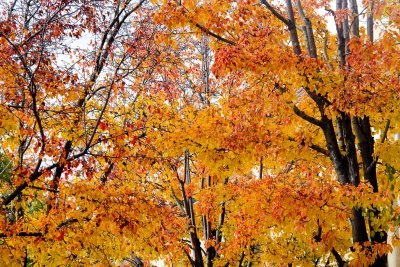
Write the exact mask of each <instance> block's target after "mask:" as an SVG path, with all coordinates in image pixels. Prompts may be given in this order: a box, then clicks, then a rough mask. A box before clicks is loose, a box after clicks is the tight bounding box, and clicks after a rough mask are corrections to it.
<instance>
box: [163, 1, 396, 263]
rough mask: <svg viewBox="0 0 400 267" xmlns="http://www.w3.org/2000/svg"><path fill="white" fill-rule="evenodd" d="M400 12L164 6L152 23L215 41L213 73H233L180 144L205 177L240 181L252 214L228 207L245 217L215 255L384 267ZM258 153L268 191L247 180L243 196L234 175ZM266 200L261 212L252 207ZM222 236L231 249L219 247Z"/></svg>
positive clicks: (320, 6)
mask: <svg viewBox="0 0 400 267" xmlns="http://www.w3.org/2000/svg"><path fill="white" fill-rule="evenodd" d="M398 8H399V6H398V4H397V3H395V2H390V1H387V2H376V1H369V2H368V1H364V2H363V3H361V5H360V3H357V1H346V0H345V1H342V0H338V1H336V7H335V8H333V7H331V4H330V3H329V2H326V1H304V2H302V1H294V2H292V1H290V0H288V1H285V4H279V5H278V4H274V3H270V2H268V1H261V2H257V1H239V2H235V3H229V2H227V1H204V2H201V3H200V2H196V1H166V2H164V3H163V8H162V10H161V11H160V12H159V19H160V20H161V21H164V23H166V24H167V25H168V26H169V27H171V28H179V29H184V28H186V29H188V30H189V29H190V30H192V31H197V32H202V33H204V34H207V35H209V36H210V38H213V40H214V43H213V45H212V47H213V49H214V51H215V62H214V64H213V70H214V74H215V75H216V76H218V77H219V78H220V79H227V78H229V75H237V76H238V77H240V80H241V82H239V83H238V82H236V84H235V86H234V88H233V89H232V88H229V89H228V88H226V89H225V90H226V91H225V92H224V95H223V96H222V97H221V98H220V99H219V106H217V107H215V106H214V107H209V108H208V109H207V110H206V111H204V113H202V114H201V115H198V116H197V118H196V119H195V121H197V123H196V122H192V123H191V125H204V126H198V127H199V128H200V129H199V130H198V131H196V130H189V129H187V130H184V131H190V136H191V137H192V139H191V140H190V141H188V143H186V144H185V145H183V146H184V147H187V148H189V151H193V152H194V155H196V157H197V158H198V160H199V161H203V160H206V163H205V164H206V166H207V167H208V168H210V169H214V170H215V171H214V172H211V170H210V169H209V170H208V173H209V174H210V173H212V175H211V176H212V177H213V176H215V177H219V178H220V179H221V178H223V177H224V176H225V177H228V176H231V178H229V179H230V180H234V181H235V182H234V183H233V184H236V183H240V184H241V186H240V187H239V188H237V189H236V190H237V193H236V195H238V199H237V201H239V203H241V204H240V205H241V207H247V209H245V208H243V209H237V210H236V211H231V212H232V213H234V214H237V216H240V217H241V220H239V221H236V223H234V224H231V223H230V222H229V221H228V222H227V224H231V227H232V228H233V229H235V230H233V229H229V228H227V229H225V232H224V233H225V234H226V235H224V237H225V241H226V242H225V244H223V245H222V247H220V254H219V255H220V258H225V257H227V256H228V255H229V254H230V253H231V252H232V251H235V253H236V256H235V255H234V254H233V255H232V254H230V255H232V257H233V259H235V257H236V260H235V261H236V262H239V265H241V264H242V263H243V262H244V260H245V259H244V258H245V257H248V260H247V261H248V262H249V263H251V262H254V260H255V261H256V262H258V263H261V262H271V263H272V262H276V263H283V262H286V263H288V264H289V265H296V264H305V262H310V261H311V262H314V263H319V264H321V263H327V262H330V261H336V263H337V264H338V265H340V266H342V265H343V264H345V262H347V261H349V262H350V263H352V264H356V265H357V264H358V265H360V264H364V265H372V266H384V265H385V264H386V254H387V253H388V252H389V251H390V246H389V245H387V242H386V239H387V231H388V230H389V228H390V227H391V226H394V225H396V222H395V221H396V218H397V213H396V210H395V209H394V208H393V206H392V205H393V203H394V202H396V200H397V189H396V188H397V186H396V183H397V182H396V179H395V178H394V177H395V173H396V169H397V168H398V167H397V164H396V163H395V162H394V161H393V155H394V154H392V153H395V154H397V152H394V151H397V145H396V143H397V140H396V139H395V137H394V136H395V135H396V133H397V132H398V121H397V119H396V117H397V115H396V108H395V107H396V106H397V103H398V99H399V95H398V94H399V91H398V90H399V77H398V58H399V49H398ZM326 17H329V18H331V19H332V20H333V21H334V25H335V29H334V30H331V29H329V28H328V25H329V23H328V22H327V21H326ZM362 20H365V23H363V21H362ZM378 26H379V27H378ZM374 32H375V33H374ZM193 132H195V133H193ZM180 134H182V132H181V133H180ZM178 138H179V137H176V139H178ZM204 150H206V151H204ZM213 150H216V151H214V152H220V153H214V152H213ZM202 154H203V155H204V154H205V156H204V157H206V159H204V158H202V157H203V156H201V155H202ZM215 154H217V155H218V156H217V158H215V157H213V158H212V156H213V155H214V156H215ZM387 156H389V158H392V159H391V160H388V157H387ZM210 158H212V160H210V161H208V160H209V159H210ZM255 162H260V175H259V178H265V177H263V174H262V173H263V171H262V170H263V169H266V168H268V172H267V174H268V175H269V176H271V177H273V179H272V178H270V179H272V180H269V181H268V182H269V183H271V184H270V185H269V186H268V187H267V188H265V189H264V190H265V192H268V193H266V194H267V195H268V194H269V196H265V197H264V194H263V193H262V192H260V191H256V188H254V187H252V186H259V187H261V184H260V183H267V182H266V181H263V182H258V181H257V182H255V181H254V182H253V184H251V182H248V181H247V183H250V185H248V186H250V189H249V190H250V191H249V192H247V193H244V192H245V189H244V188H246V186H245V185H243V184H242V183H245V184H246V182H244V181H243V180H242V179H239V177H240V176H242V177H243V175H244V174H245V173H246V171H247V172H249V169H251V168H254V167H255V165H254V164H255ZM219 164H221V165H219ZM246 164H249V165H251V166H249V165H247V166H246ZM285 165H286V166H287V167H286V168H285V167H284V166H285ZM224 170H229V171H226V172H224ZM243 171H244V172H243ZM248 175H249V174H248ZM237 176H239V177H237ZM250 176H252V175H251V174H250ZM280 177H282V178H280ZM283 177H284V178H283ZM280 179H283V180H280ZM229 184H230V183H228V185H229ZM288 186H289V187H288ZM228 187H229V186H228ZM217 188H218V187H216V188H215V190H217ZM305 188H306V189H307V190H305ZM218 190H219V191H218ZM218 190H217V192H219V194H218V193H217V194H218V195H219V198H221V194H222V195H224V194H225V193H223V192H224V191H221V190H223V189H218ZM271 190H272V191H271ZM310 190H313V191H314V192H311V191H310ZM325 190H327V191H325ZM203 192H204V190H199V192H198V194H199V196H201V195H202V194H203ZM256 192H257V193H256ZM231 193H232V192H231ZM292 194H293V195H292ZM226 195H229V194H228V193H226ZM251 195H255V198H256V199H255V200H254V202H253V201H252V200H251V199H252V198H251ZM366 195H368V196H366ZM214 196H215V195H214ZM241 197H243V199H242V200H239V199H240V198H241ZM349 197H350V198H349ZM208 198H211V195H208ZM223 198H224V197H223ZM228 199H230V201H232V195H230V198H229V197H228ZM234 199H235V198H234ZM202 200H203V201H206V200H205V199H202ZM331 201H334V202H335V204H333V203H330V202H331ZM200 202H201V201H200ZM233 202H234V201H233ZM246 202H248V203H251V204H250V206H247V205H246ZM264 202H267V203H269V204H266V207H265V209H262V212H260V213H257V214H256V215H254V214H252V213H251V210H252V207H254V206H257V207H260V208H261V207H262V206H263V205H264ZM219 203H226V201H224V200H223V199H222V200H221V199H220V202H219ZM293 203H296V205H294V204H293ZM199 205H200V206H202V204H201V203H199ZM233 205H238V204H237V203H236V204H233ZM207 206H208V209H210V208H211V206H212V203H208V205H207ZM224 209H226V206H225V204H224ZM235 209H236V208H235ZM293 209H295V210H293ZM277 210H279V213H281V214H277ZM253 212H254V211H253ZM201 213H202V214H204V211H201ZM239 214H240V215H239ZM267 214H269V215H270V216H269V217H267V218H264V216H265V215H267ZM282 214H284V215H283V217H282ZM233 216H234V215H233ZM214 217H215V216H214ZM271 217H272V218H271ZM284 217H286V218H284ZM252 218H254V221H252ZM344 218H347V219H350V225H346V224H347V222H346V220H345V221H343V219H344ZM214 222H216V220H215V218H214ZM240 224H241V225H243V227H244V228H242V227H241V225H240ZM226 227H228V226H226ZM348 227H350V229H348ZM249 228H250V229H251V230H249ZM217 229H218V228H217ZM296 229H305V230H306V231H305V233H297V232H296ZM312 229H314V230H312ZM349 230H350V231H349ZM293 231H295V232H293ZM344 232H351V236H346V235H344ZM192 233H193V232H192ZM194 233H195V232H194ZM228 233H229V234H228ZM243 235H245V236H243ZM217 239H218V238H217V237H216V238H215V239H214V240H217ZM230 240H232V244H231V245H232V246H235V247H237V246H239V247H240V248H237V249H232V247H229V248H230V249H228V250H227V251H225V250H224V246H227V245H228V244H230ZM344 240H347V241H346V242H344ZM350 241H351V243H349V242H350ZM192 243H193V242H192ZM284 244H285V245H284ZM279 246H280V248H279ZM192 248H193V249H194V250H195V246H194V244H192ZM291 248H293V249H291ZM240 250H242V251H240ZM288 250H290V251H288ZM228 253H229V254H228ZM349 253H350V254H349ZM206 254H207V253H206ZM194 258H195V259H196V258H197V256H196V253H195V251H194ZM228 258H229V257H228ZM226 262H228V263H229V262H230V261H229V260H226ZM193 264H194V265H195V266H202V264H203V263H202V262H200V261H199V262H196V261H195V262H194V263H193Z"/></svg>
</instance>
